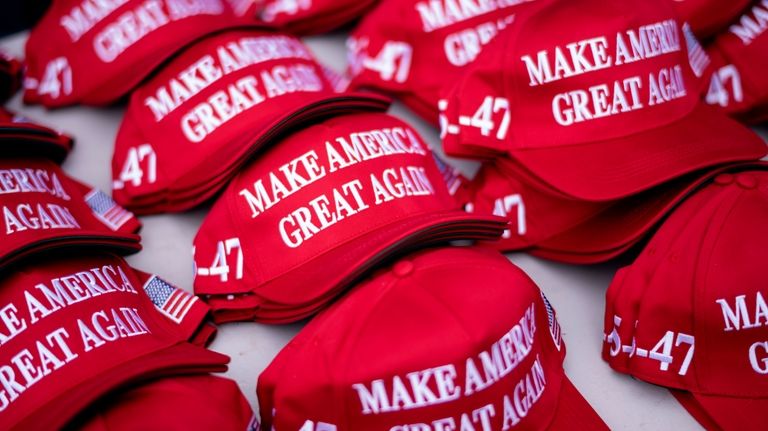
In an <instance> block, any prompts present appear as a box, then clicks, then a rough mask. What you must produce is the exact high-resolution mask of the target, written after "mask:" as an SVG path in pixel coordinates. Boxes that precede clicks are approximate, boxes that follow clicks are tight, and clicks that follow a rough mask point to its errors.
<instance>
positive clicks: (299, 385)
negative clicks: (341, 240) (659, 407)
mask: <svg viewBox="0 0 768 431" xmlns="http://www.w3.org/2000/svg"><path fill="white" fill-rule="evenodd" d="M478 286H482V294H480V295H478V294H477V289H478ZM403 345H407V346H408V348H406V349H403V348H396V347H397V346H403ZM564 357H565V344H564V343H563V341H562V337H561V331H560V325H559V324H558V323H557V319H556V316H555V313H554V310H553V309H552V307H551V305H549V303H548V302H547V300H546V298H544V295H543V294H542V293H541V291H540V290H539V288H538V287H537V286H536V284H534V282H533V281H532V280H531V279H530V278H529V277H528V276H527V275H526V274H525V273H524V272H523V271H522V270H520V269H519V268H517V267H516V266H515V265H514V264H512V263H510V262H509V261H508V260H507V259H506V258H505V257H504V256H503V255H501V254H499V253H498V252H495V251H492V250H486V249H479V248H467V247H447V248H441V249H433V250H427V251H423V252H420V253H417V254H414V255H411V256H408V257H405V258H403V259H402V260H400V261H398V262H397V263H395V264H394V265H393V266H392V267H391V268H390V269H388V270H386V271H380V272H379V273H378V274H376V275H374V276H373V277H372V278H371V279H368V280H366V281H364V282H363V283H362V284H360V285H359V286H357V288H355V289H354V290H353V291H352V292H351V293H350V294H349V295H348V296H347V297H345V298H344V299H343V300H342V301H340V302H339V303H337V304H336V305H335V306H334V307H332V308H331V309H328V310H327V311H326V312H324V313H323V314H321V315H320V316H318V317H316V318H315V319H313V320H312V321H311V322H310V323H309V324H308V325H307V326H306V327H305V328H304V329H302V331H301V332H300V333H299V334H298V335H297V336H296V337H295V338H294V339H293V340H292V341H291V342H290V343H289V344H288V345H287V346H286V347H285V348H284V349H283V350H282V351H281V352H280V353H279V354H278V355H277V357H276V358H275V359H274V360H273V361H272V363H271V364H270V365H269V366H268V367H267V369H266V370H265V371H264V372H263V373H262V374H261V376H259V381H258V387H257V393H258V398H259V405H260V412H261V419H262V423H261V426H262V429H299V428H300V427H302V426H303V427H305V428H306V429H313V430H315V429H340V430H341V429H345V430H346V429H355V430H358V429H359V430H363V429H364V430H371V431H375V430H396V431H405V430H427V429H430V430H431V429H459V427H463V428H468V426H465V425H464V424H472V425H473V426H474V427H475V428H476V429H480V428H482V429H497V430H499V429H506V428H510V427H512V426H515V427H517V428H521V429H551V430H560V429H581V430H597V429H608V428H607V427H606V425H605V424H604V423H603V421H602V420H601V419H600V417H599V416H598V415H597V413H595V411H594V410H592V407H591V406H590V405H589V404H588V403H587V401H586V400H584V398H583V397H582V396H581V394H580V393H579V392H578V391H577V390H576V388H575V387H574V386H573V384H572V383H571V382H570V381H569V380H568V377H567V376H566V375H565V373H564V372H563V365H562V364H563V359H564ZM308 361H310V362H308ZM308 363H313V364H318V366H314V367H307V366H306V364H308ZM308 424H310V425H308ZM323 425H324V426H325V428H323Z"/></svg>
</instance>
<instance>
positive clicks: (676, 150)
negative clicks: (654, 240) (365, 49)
mask: <svg viewBox="0 0 768 431" xmlns="http://www.w3.org/2000/svg"><path fill="white" fill-rule="evenodd" d="M585 22H589V23H592V24H591V25H584V23H585ZM534 28H535V29H536V31H533V30H532V29H534ZM542 35H546V36H542ZM510 52H512V53H514V54H513V55H509V53H510ZM703 52H704V51H703V50H702V48H701V46H700V45H699V44H698V42H697V41H696V38H695V36H694V35H693V33H692V31H691V29H690V26H688V25H687V24H685V23H684V22H683V21H682V20H681V19H680V18H678V17H677V15H676V14H675V11H674V9H673V8H672V7H671V5H670V4H668V3H666V2H651V3H645V4H643V5H638V7H633V8H631V10H625V8H624V7H622V6H620V5H619V4H615V5H613V4H611V5H605V4H603V3H602V2H598V1H583V2H579V3H578V5H576V4H571V5H568V4H566V3H565V2H558V1H554V2H553V1H549V2H543V3H541V4H534V5H532V6H530V8H528V10H526V11H522V12H520V13H519V14H518V15H517V16H516V19H515V22H514V23H513V24H512V25H510V26H509V27H508V29H507V30H505V31H504V32H502V33H501V34H500V35H499V37H497V38H496V39H495V40H494V41H493V42H492V45H491V46H489V47H488V48H487V49H486V50H484V53H483V54H481V58H480V59H479V60H477V61H476V62H475V63H474V64H473V65H472V67H470V68H469V69H468V70H467V72H466V73H465V74H464V75H463V76H462V78H461V79H460V80H459V82H458V83H457V84H456V86H455V87H454V88H453V89H452V90H450V91H447V92H446V93H445V96H446V97H445V99H443V100H442V101H441V102H440V107H441V109H442V113H441V130H442V136H443V146H444V149H445V151H446V153H448V154H452V155H456V156H463V157H471V158H476V159H482V160H485V161H486V164H485V166H484V167H483V168H482V170H481V172H480V174H479V175H478V176H477V177H476V178H475V179H474V181H471V182H465V184H464V186H463V187H462V191H461V192H460V193H459V196H460V199H461V200H462V201H463V202H464V203H465V207H466V208H467V209H468V210H471V211H473V212H481V213H486V214H489V213H490V214H497V215H500V216H506V217H508V218H509V220H510V222H511V227H510V229H509V231H508V232H507V233H506V234H505V238H503V239H502V240H501V241H499V242H495V243H491V244H488V245H489V246H490V247H494V248H497V249H500V250H503V251H511V250H521V249H527V250H530V251H531V253H533V254H537V255H540V256H542V257H546V258H550V259H554V260H559V261H565V262H572V263H594V262H601V261H605V260H607V259H610V258H612V257H615V256H617V255H618V254H620V253H622V252H623V251H625V250H627V249H628V248H630V247H631V246H632V245H634V244H636V243H637V242H638V241H640V240H641V239H642V238H643V237H644V236H645V233H646V232H648V230H649V229H650V228H651V227H653V226H654V225H655V224H656V223H657V222H658V220H660V219H661V218H662V217H663V216H664V215H665V214H666V213H667V212H668V211H669V210H670V209H672V208H674V206H675V204H676V203H678V202H679V201H680V200H682V199H684V198H685V196H687V195H688V194H689V193H690V192H691V191H692V190H695V188H696V187H698V186H699V185H700V184H702V183H706V182H707V181H711V179H712V177H713V176H715V175H716V174H717V173H718V172H720V171H721V170H722V169H725V170H738V169H741V168H739V167H738V166H734V165H733V164H734V163H738V164H741V163H745V162H752V161H756V160H758V159H759V158H761V157H763V156H764V155H765V154H766V147H765V144H764V143H763V142H762V140H761V139H760V138H759V137H758V136H757V135H756V134H754V133H753V132H752V131H750V130H749V129H748V128H746V127H744V126H742V125H740V124H739V123H737V122H736V121H734V120H731V119H729V118H727V117H725V116H723V115H722V113H721V112H718V110H717V109H715V108H713V107H710V106H707V104H705V103H704V102H703V101H702V100H701V97H700V90H701V91H703V87H704V86H703V85H702V84H703V83H704V82H703V81H702V79H704V77H705V74H706V73H707V67H708V65H709V63H708V59H707V57H706V55H704V54H703Z"/></svg>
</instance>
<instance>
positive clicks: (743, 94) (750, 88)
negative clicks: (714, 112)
mask: <svg viewBox="0 0 768 431" xmlns="http://www.w3.org/2000/svg"><path fill="white" fill-rule="evenodd" d="M766 16H768V4H766V3H765V2H754V3H753V5H752V7H751V8H748V9H746V10H744V13H743V14H742V15H741V16H740V17H739V18H737V19H736V20H734V21H733V22H732V23H731V26H730V27H729V28H728V31H725V32H722V33H720V34H719V35H718V36H717V38H716V39H715V40H714V42H713V43H712V44H711V45H710V46H709V55H710V57H712V62H713V71H712V74H711V77H710V80H709V86H708V88H707V93H706V96H705V99H704V100H706V101H707V103H709V104H711V105H714V106H716V107H718V108H721V109H723V111H724V112H726V113H727V114H728V115H730V116H732V117H735V118H737V119H739V120H741V121H745V122H757V121H755V120H756V118H754V115H752V111H753V110H756V109H759V108H760V107H761V106H762V107H764V106H765V105H767V104H768V82H766V79H765V70H766V69H767V68H768V33H766V32H765V26H764V25H763V24H761V23H763V22H765V19H766V18H765V17H766ZM757 119H759V117H758V118H757Z"/></svg>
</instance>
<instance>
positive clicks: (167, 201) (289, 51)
mask: <svg viewBox="0 0 768 431" xmlns="http://www.w3.org/2000/svg"><path fill="white" fill-rule="evenodd" d="M388 106H389V101H388V100H387V99H385V98H381V97H376V96H373V95H368V94H361V93H336V92H335V91H334V87H333V85H332V83H331V82H330V81H329V80H328V79H327V78H326V77H325V75H324V69H323V68H322V67H321V66H320V65H319V64H318V63H317V62H316V61H315V59H314V57H313V56H312V54H311V53H310V51H309V49H308V48H307V47H306V46H304V44H303V43H302V42H301V41H300V40H299V39H298V38H296V37H294V36H290V35H287V34H282V33H276V32H273V31H269V30H265V29H260V28H255V27H254V28H239V29H233V30H229V31H226V32H220V33H217V34H215V35H211V36H209V37H207V38H204V39H202V40H200V41H198V42H197V43H195V44H194V45H192V46H190V47H188V48H187V49H185V50H184V51H183V52H181V53H180V54H179V55H178V56H177V57H175V58H174V59H173V60H172V61H171V62H169V63H168V64H167V65H165V66H164V67H163V69H162V70H161V71H159V72H158V73H157V74H156V75H154V76H153V77H152V79H150V80H149V81H147V82H145V83H144V84H142V85H141V86H140V87H139V88H137V89H136V90H135V91H134V92H133V94H132V96H131V101H130V104H129V106H128V111H127V112H126V115H125V119H124V120H123V123H122V124H121V126H120V130H119V131H118V135H117V141H116V144H115V154H114V157H113V159H112V175H113V180H114V181H113V190H114V196H115V200H117V202H119V203H121V204H122V205H124V206H126V207H127V208H131V209H132V210H134V211H137V212H139V213H158V212H165V211H182V210H186V209H189V208H192V207H194V206H196V205H198V204H200V203H202V202H203V201H205V200H207V199H209V198H210V197H212V196H213V195H214V194H215V193H216V192H217V191H219V190H220V189H221V188H222V187H224V185H225V184H226V183H227V182H228V181H229V180H230V179H231V178H232V177H233V176H234V175H235V174H236V172H237V171H238V170H239V168H240V167H241V166H242V165H243V164H244V163H245V162H246V160H247V159H248V158H249V157H250V156H252V155H253V154H254V153H255V152H256V151H258V150H259V149H261V148H262V147H264V146H265V145H267V144H269V143H271V142H272V141H273V140H274V139H276V138H277V137H278V136H279V135H281V134H283V133H286V132H288V131H290V130H292V129H293V128H295V127H296V126H297V125H299V124H302V123H304V122H306V121H310V120H312V119H313V118H316V117H319V116H329V115H334V114H338V113H343V112H349V111H357V110H385V109H386V108H387V107H388ZM180 155H183V156H184V157H180Z"/></svg>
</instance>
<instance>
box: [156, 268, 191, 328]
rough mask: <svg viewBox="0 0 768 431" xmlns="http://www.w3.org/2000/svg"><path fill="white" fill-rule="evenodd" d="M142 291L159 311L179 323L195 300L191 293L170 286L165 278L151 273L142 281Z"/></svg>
mask: <svg viewBox="0 0 768 431" xmlns="http://www.w3.org/2000/svg"><path fill="white" fill-rule="evenodd" d="M144 292H145V293H146V294H147V296H148V297H149V299H150V300H151V301H152V303H153V304H155V307H156V308H157V309H158V310H160V312H161V313H163V314H164V315H166V316H167V317H168V318H169V319H171V320H173V321H174V322H176V323H181V321H182V320H184V317H185V316H186V315H187V313H188V312H189V310H190V309H191V308H192V306H193V305H194V304H195V301H197V300H198V299H197V297H196V296H194V295H192V294H191V293H189V292H187V291H184V290H181V289H179V288H177V287H174V286H171V285H170V284H168V283H167V282H166V281H165V280H163V279H161V278H160V277H158V276H155V275H153V276H152V278H150V279H149V280H147V282H146V283H144Z"/></svg>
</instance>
